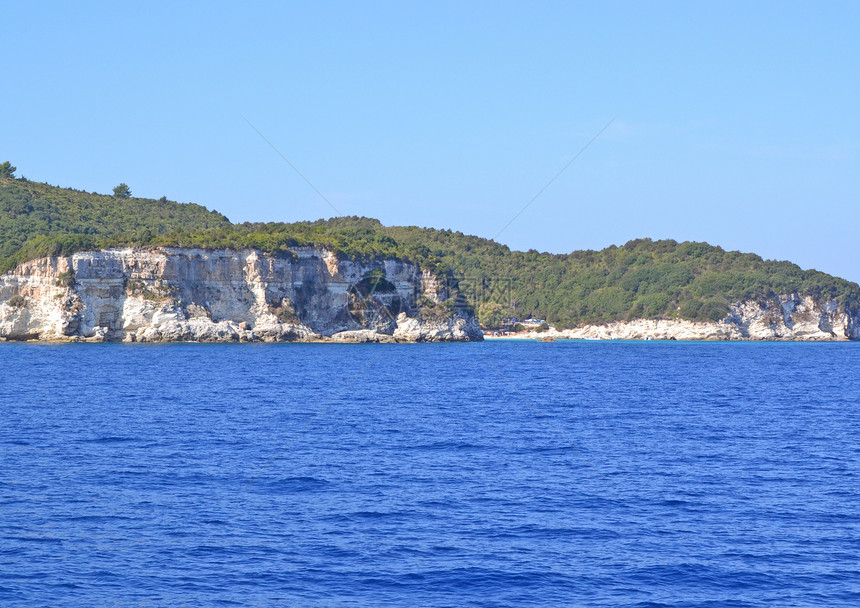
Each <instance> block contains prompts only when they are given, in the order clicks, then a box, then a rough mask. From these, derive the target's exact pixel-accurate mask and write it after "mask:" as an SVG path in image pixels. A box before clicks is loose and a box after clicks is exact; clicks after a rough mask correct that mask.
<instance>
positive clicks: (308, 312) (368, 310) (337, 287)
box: [0, 248, 482, 342]
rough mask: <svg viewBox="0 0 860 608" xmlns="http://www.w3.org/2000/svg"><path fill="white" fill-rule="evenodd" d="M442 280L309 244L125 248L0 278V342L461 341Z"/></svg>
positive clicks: (472, 326)
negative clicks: (281, 252)
mask: <svg viewBox="0 0 860 608" xmlns="http://www.w3.org/2000/svg"><path fill="white" fill-rule="evenodd" d="M453 304H454V299H453V298H452V297H451V295H450V294H449V293H448V290H447V288H446V286H445V284H444V281H441V280H439V279H438V278H437V277H435V276H434V275H432V274H431V273H429V272H427V271H422V270H421V269H420V268H418V267H417V266H416V265H414V264H410V263H407V262H404V261H401V260H384V261H377V262H355V261H349V260H339V259H338V258H337V257H336V256H335V255H334V254H333V253H331V252H329V251H326V250H322V249H314V248H301V249H296V250H295V251H294V252H293V254H292V255H285V256H273V255H267V254H264V253H262V252H260V251H256V250H247V251H226V250H216V251H209V250H204V249H186V248H159V249H155V250H142V249H133V248H124V249H109V250H103V251H95V252H83V253H77V254H75V255H72V256H70V257H51V258H42V259H38V260H33V261H30V262H27V263H24V264H21V265H20V266H18V268H16V269H15V270H14V271H12V272H9V273H7V274H5V275H2V276H0V339H7V340H28V339H35V340H67V341H68V340H71V341H77V340H88V341H104V340H110V341H127V342H172V341H194V342H236V341H265V342H277V341H329V340H331V341H339V342H379V341H408V342H421V341H469V340H481V339H482V333H481V331H480V328H479V326H478V324H477V321H476V320H475V318H474V316H473V315H472V314H471V312H470V311H468V310H465V309H459V308H457V307H456V306H454V305H453Z"/></svg>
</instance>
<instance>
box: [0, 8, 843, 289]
mask: <svg viewBox="0 0 860 608" xmlns="http://www.w3.org/2000/svg"><path fill="white" fill-rule="evenodd" d="M4 22H5V27H4V28H3V29H4V32H3V36H2V37H0V49H2V52H3V57H4V58H5V61H4V75H3V78H2V83H3V84H2V90H3V94H2V96H0V107H2V108H3V110H4V115H5V117H6V119H5V121H4V124H3V126H2V128H0V156H2V158H0V160H7V159H8V160H10V161H12V163H13V164H14V165H16V166H17V167H18V174H19V175H21V174H23V175H25V176H27V177H28V178H30V179H33V180H38V181H47V182H50V183H52V184H57V185H63V186H73V187H77V188H82V189H86V190H91V191H98V192H110V190H111V189H112V188H113V186H115V185H116V184H117V183H119V182H126V183H128V184H129V185H130V186H131V188H132V191H133V192H134V194H136V195H139V196H150V197H159V196H162V195H166V196H167V197H168V198H171V199H174V200H179V201H181V202H196V203H200V204H203V205H206V206H207V207H210V208H214V209H218V210H219V211H221V212H223V213H224V214H226V215H227V216H228V217H229V218H230V219H231V220H233V221H246V220H248V221H252V220H253V221H295V220H305V219H317V218H320V217H330V216H332V215H364V216H369V217H376V218H379V219H380V220H382V222H383V223H385V224H409V225H420V226H433V227H437V228H451V229H454V230H460V231H462V232H465V233H471V234H477V235H479V236H483V237H493V236H495V235H496V234H498V233H499V231H500V230H501V229H502V228H503V227H504V226H505V224H507V223H508V221H509V220H510V219H511V218H512V217H513V216H514V215H515V214H516V213H517V212H519V211H520V210H521V209H522V207H523V206H524V205H525V204H526V203H527V202H528V201H529V200H530V199H531V198H532V197H533V196H534V195H535V194H536V193H537V192H539V191H540V190H541V188H543V187H544V186H545V185H546V184H547V182H549V180H550V179H551V178H552V177H553V176H554V175H555V174H556V173H557V172H558V171H559V170H560V169H561V168H562V167H563V166H564V165H565V164H566V163H567V162H568V161H569V160H570V159H571V158H572V157H573V156H574V155H575V154H576V153H577V152H578V151H579V150H580V149H581V148H582V146H583V145H585V143H586V142H587V141H588V140H589V139H590V138H591V137H593V136H594V134H595V133H597V132H598V131H599V130H600V129H601V128H602V127H603V126H604V125H605V124H606V123H608V122H609V121H610V120H612V119H613V118H615V121H614V122H613V123H612V124H611V126H610V127H609V128H608V129H607V130H606V131H605V133H604V134H603V135H602V136H601V137H599V138H598V139H597V140H596V141H595V142H594V144H592V145H591V146H590V147H589V148H588V149H587V150H586V151H585V152H584V153H583V154H582V156H581V157H579V158H578V159H577V160H576V161H575V162H574V163H573V164H571V165H570V167H569V169H568V170H567V171H566V172H565V173H564V174H562V175H561V176H560V177H559V178H558V179H557V180H556V181H555V182H553V184H552V185H551V186H550V187H549V188H547V190H546V191H545V192H544V193H543V194H542V195H541V196H540V197H539V198H538V199H537V200H535V201H534V203H533V204H532V205H531V206H530V207H529V208H528V209H527V210H526V211H525V212H523V213H522V215H520V216H519V217H518V218H517V220H516V221H514V222H513V223H512V224H511V225H510V227H508V228H507V229H506V230H504V232H502V234H501V235H500V236H499V237H498V240H499V241H501V242H503V243H505V244H507V245H510V246H511V247H512V248H517V249H530V248H534V249H538V250H541V251H552V252H567V251H571V250H574V249H584V248H602V247H605V246H607V245H610V244H613V243H615V244H622V243H624V242H626V241H628V240H630V239H633V238H638V237H651V238H674V239H676V240H679V241H682V240H699V241H708V242H710V243H712V244H717V245H721V246H722V247H724V248H726V249H740V250H742V251H753V252H756V253H759V254H760V255H762V256H764V257H767V258H776V259H789V260H792V261H794V262H796V263H798V264H800V265H801V266H803V267H804V268H810V267H812V268H818V269H820V270H824V271H826V272H830V273H834V274H838V275H841V276H844V277H846V278H849V279H851V280H854V281H858V280H860V258H858V256H857V255H856V253H855V251H856V250H857V245H856V240H857V239H856V237H855V234H854V230H855V229H856V228H857V227H858V225H860V207H858V204H857V203H858V194H860V180H858V177H860V173H858V169H860V162H858V161H860V118H858V114H860V36H858V35H857V32H858V31H860V4H858V3H856V2H845V3H840V2H830V3H827V4H824V5H821V6H813V4H812V3H792V2H774V3H766V2H760V3H745V2H744V3H741V2H738V3H731V2H678V3H659V2H658V3H640V2H621V3H615V2H605V3H588V4H585V3H582V4H577V3H570V2H559V3H549V2H547V3H541V4H529V3H524V2H517V3H505V2H487V3H480V2H472V3H427V4H421V5H418V4H416V3H405V2H403V3H395V2H391V3H381V2H368V3H351V2H350V3H347V2H342V3H336V2H334V3H333V2H320V3H307V2H302V3H290V4H287V3H270V4H262V3H260V4H256V3H250V4H243V5H238V4H235V3H230V4H227V3H224V4H218V3H213V2H206V3H199V4H193V3H185V4H182V5H181V6H176V5H174V4H172V3H164V4H161V3H152V2H150V3H145V4H144V3H136V4H135V5H133V6H132V5H129V6H117V5H114V4H113V3H111V4H108V3H104V4H95V3H78V4H67V3H56V4H53V3H44V2H43V3H39V2H34V3H16V4H14V5H12V6H9V7H6V8H5V9H4ZM243 117H244V118H243ZM245 119H247V120H248V121H250V122H251V123H252V124H253V125H254V126H255V127H256V128H257V129H258V130H259V131H260V132H261V133H262V134H263V135H264V136H265V137H266V138H267V139H268V140H269V141H271V142H272V144H274V145H275V146H276V147H277V148H278V149H279V150H280V152H281V153H283V155H284V156H285V157H286V158H287V159H289V161H290V162H291V163H293V164H294V165H295V166H296V167H297V168H298V169H299V170H300V171H301V172H302V174H303V175H304V176H305V177H306V178H307V179H308V180H309V181H310V182H311V183H312V184H313V185H314V186H315V187H316V188H318V189H319V190H320V191H321V192H322V193H323V194H324V195H325V197H326V198H327V199H328V200H329V201H330V202H331V203H332V204H333V205H334V207H335V208H336V209H337V210H338V212H337V213H336V212H335V211H334V210H333V209H332V208H331V207H329V205H328V204H327V203H326V202H325V201H323V200H322V199H321V198H320V197H319V196H318V195H317V194H316V193H315V192H314V190H313V189H312V188H310V187H309V186H308V185H307V184H306V183H305V182H304V181H303V180H302V178H301V177H299V176H298V175H297V174H296V173H295V172H293V170H292V169H291V168H290V167H289V166H288V165H287V164H286V163H285V162H284V161H283V159H282V158H281V157H280V156H278V155H277V154H276V153H275V152H274V151H273V150H272V148H270V147H269V145H268V144H267V143H266V142H265V141H264V140H263V139H262V138H261V137H260V136H259V135H258V134H257V133H256V132H255V131H254V130H253V129H252V128H251V127H250V126H249V125H248V123H247V122H246V121H245Z"/></svg>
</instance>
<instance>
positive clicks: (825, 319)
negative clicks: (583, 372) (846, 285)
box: [522, 294, 860, 341]
mask: <svg viewBox="0 0 860 608" xmlns="http://www.w3.org/2000/svg"><path fill="white" fill-rule="evenodd" d="M522 337H527V338H544V337H547V338H561V339H565V338H567V339H579V340H582V339H585V340H589V339H592V340H593V339H598V340H785V341H836V340H860V311H851V310H846V309H845V308H844V307H840V306H839V305H838V303H837V302H835V301H832V300H817V299H815V298H813V297H811V296H800V295H798V294H786V295H781V296H778V297H776V298H773V299H771V300H768V301H765V302H756V301H746V302H738V303H736V304H734V305H732V306H731V307H730V312H729V314H728V316H726V318H724V319H722V320H721V321H718V322H712V323H703V322H695V321H685V320H681V319H635V320H631V321H617V322H615V323H606V324H603V325H584V326H581V327H577V328H574V329H565V330H562V331H556V330H549V331H546V332H542V333H537V332H530V333H526V334H522Z"/></svg>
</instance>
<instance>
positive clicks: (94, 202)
mask: <svg viewBox="0 0 860 608" xmlns="http://www.w3.org/2000/svg"><path fill="white" fill-rule="evenodd" d="M219 226H220V227H223V226H228V227H229V226H230V222H229V220H228V219H227V218H226V217H224V216H223V215H221V214H220V213H216V212H214V211H209V210H207V209H206V208H205V207H201V206H200V205H191V204H180V203H176V202H173V201H168V200H167V199H166V198H162V199H160V200H153V199H145V198H132V197H131V196H107V195H104V194H95V193H90V192H83V191H81V190H72V189H70V188H58V187H55V186H49V185H48V184H42V183H37V182H31V181H27V180H23V179H14V178H12V177H11V176H7V177H6V178H0V272H5V271H6V270H9V269H10V268H12V267H14V266H15V265H16V264H18V263H20V262H22V261H25V260H28V259H32V258H36V257H42V256H47V255H68V254H69V253H72V252H74V251H80V250H82V249H93V248H95V249H98V248H101V247H110V246H114V245H121V244H131V243H139V244H146V243H149V242H151V241H152V240H153V239H154V238H156V237H158V236H159V235H164V234H167V233H170V232H173V231H176V230H179V229H186V230H195V229H196V230H207V229H213V228H217V227H219Z"/></svg>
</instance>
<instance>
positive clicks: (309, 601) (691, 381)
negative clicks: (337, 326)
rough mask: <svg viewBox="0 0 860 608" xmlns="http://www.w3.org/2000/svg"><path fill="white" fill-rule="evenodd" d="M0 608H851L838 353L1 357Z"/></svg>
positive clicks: (276, 351) (852, 442) (854, 491)
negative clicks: (470, 607)
mask: <svg viewBox="0 0 860 608" xmlns="http://www.w3.org/2000/svg"><path fill="white" fill-rule="evenodd" d="M0 374H2V377H0V460H1V461H2V468H0V605H2V606H13V607H18V606H20V607H25V606H26V607H28V608H29V607H37V606H50V607H57V606H86V607H102V606H105V607H107V606H110V607H114V606H170V607H182V606H297V607H303V606H306V607H335V606H338V607H339V606H350V607H374V608H376V607H388V606H398V607H400V606H452V607H453V606H456V607H464V606H475V607H489V606H541V607H543V606H636V607H643V608H644V607H658V606H672V607H681V606H684V607H694V606H697V607H698V606H701V607H709V608H714V607H718V606H726V607H732V608H739V607H745V606H749V607H765V606H767V607H772V606H792V607H795V606H838V607H840V608H844V607H848V606H860V477H858V472H860V407H858V406H860V344H858V343H838V344H837V343H833V344H798V343H683V342H639V343H633V342H574V341H569V342H561V341H560V342H555V343H539V342H512V341H496V342H488V343H478V344H402V345H398V344H391V345H385V344H383V345H338V344H279V345H252V344H239V345H195V344H168V345H145V344H141V345H134V344H129V345H124V344H69V345H46V344H11V343H6V344H0Z"/></svg>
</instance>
